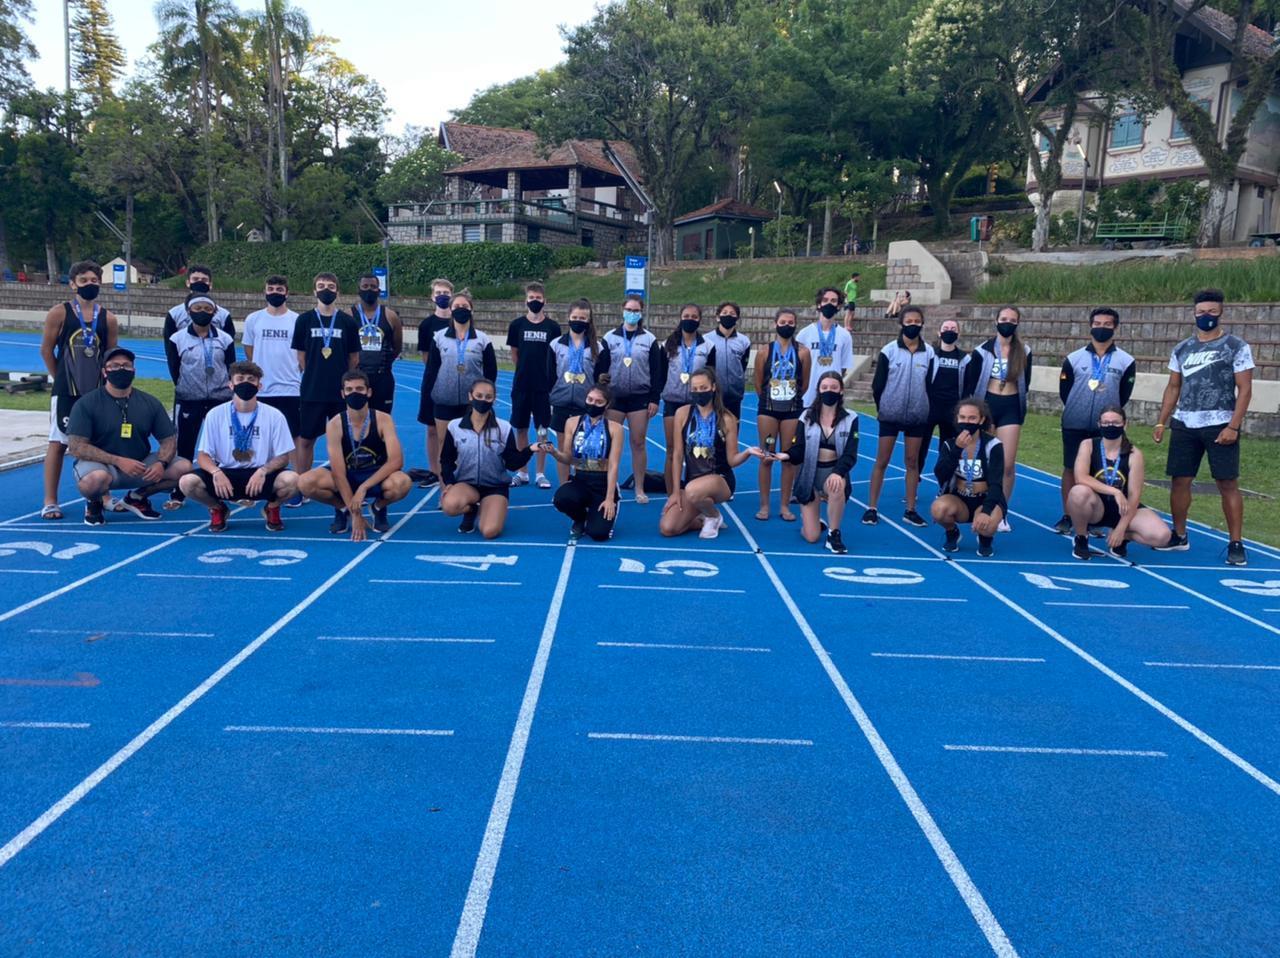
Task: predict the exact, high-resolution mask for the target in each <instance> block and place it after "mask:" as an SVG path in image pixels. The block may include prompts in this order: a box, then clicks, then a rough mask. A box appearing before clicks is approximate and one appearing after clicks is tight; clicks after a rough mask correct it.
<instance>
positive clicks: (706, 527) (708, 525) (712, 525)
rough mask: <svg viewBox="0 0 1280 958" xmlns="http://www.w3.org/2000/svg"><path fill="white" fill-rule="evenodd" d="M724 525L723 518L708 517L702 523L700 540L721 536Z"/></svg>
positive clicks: (699, 534)
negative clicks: (721, 528)
mask: <svg viewBox="0 0 1280 958" xmlns="http://www.w3.org/2000/svg"><path fill="white" fill-rule="evenodd" d="M722 525H724V519H723V518H722V517H721V516H708V517H707V518H706V519H704V520H703V521H702V531H701V532H699V533H698V538H699V539H714V538H716V536H718V535H720V527H721V526H722Z"/></svg>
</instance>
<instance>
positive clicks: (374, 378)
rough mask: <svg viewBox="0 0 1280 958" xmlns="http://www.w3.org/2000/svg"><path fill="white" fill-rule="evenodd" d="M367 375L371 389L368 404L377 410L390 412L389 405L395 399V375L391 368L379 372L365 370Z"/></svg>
mask: <svg viewBox="0 0 1280 958" xmlns="http://www.w3.org/2000/svg"><path fill="white" fill-rule="evenodd" d="M365 375H366V376H368V377H369V386H370V387H371V388H372V389H373V397H372V398H371V399H370V400H369V406H370V407H371V408H373V409H376V410H378V411H379V412H385V413H390V412H391V405H392V403H394V402H395V401H396V377H395V376H394V375H393V374H392V372H391V370H389V369H388V370H386V371H384V372H380V373H371V372H369V371H367V370H366V371H365Z"/></svg>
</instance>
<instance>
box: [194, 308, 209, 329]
mask: <svg viewBox="0 0 1280 958" xmlns="http://www.w3.org/2000/svg"><path fill="white" fill-rule="evenodd" d="M191 322H192V323H194V324H195V325H197V326H201V327H204V326H208V325H209V324H210V323H212V322H213V313H212V312H206V311H205V310H203V309H194V310H192V311H191Z"/></svg>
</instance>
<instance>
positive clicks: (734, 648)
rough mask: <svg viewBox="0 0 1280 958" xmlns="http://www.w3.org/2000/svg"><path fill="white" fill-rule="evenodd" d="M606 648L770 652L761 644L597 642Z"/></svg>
mask: <svg viewBox="0 0 1280 958" xmlns="http://www.w3.org/2000/svg"><path fill="white" fill-rule="evenodd" d="M596 645H598V646H600V647H601V648H606V649H681V650H685V649H687V650H689V651H691V652H772V651H773V649H767V648H764V647H762V646H752V645H682V644H679V643H676V642H597V643H596Z"/></svg>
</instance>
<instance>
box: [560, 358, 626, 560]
mask: <svg viewBox="0 0 1280 958" xmlns="http://www.w3.org/2000/svg"><path fill="white" fill-rule="evenodd" d="M609 381H610V380H609V376H608V375H604V376H602V377H600V380H599V382H597V384H596V385H595V386H593V387H592V388H591V389H590V390H589V391H588V392H587V396H586V403H585V409H586V411H585V413H584V414H583V415H581V416H573V417H570V419H569V420H568V421H567V422H566V423H565V426H564V439H563V440H562V442H561V445H560V447H559V448H556V447H555V446H553V445H551V444H550V443H547V444H546V445H545V446H544V447H543V448H544V449H545V450H546V452H547V453H548V454H550V455H551V456H553V457H554V458H555V460H556V461H557V462H558V463H560V464H561V465H563V466H568V467H570V470H571V472H570V474H569V475H568V478H567V480H566V481H564V482H562V483H561V484H560V488H559V489H557V490H556V494H555V498H554V499H553V500H552V501H553V504H554V505H555V507H556V509H558V510H559V511H560V512H562V513H564V514H565V515H566V516H568V517H569V519H570V520H571V521H572V523H573V525H572V526H571V527H570V530H569V535H570V537H571V538H573V539H578V538H581V537H582V536H584V535H586V536H590V537H591V538H592V539H594V540H595V541H596V542H604V541H606V540H608V539H609V538H610V537H611V536H612V535H613V523H614V520H615V519H616V518H617V515H618V464H619V463H620V462H621V460H622V450H623V443H622V424H621V423H619V422H613V421H611V420H610V419H609V418H608V417H607V416H606V415H605V414H606V413H607V412H608V410H609V404H610V402H611V400H612V398H613V397H612V393H611V391H610V389H609Z"/></svg>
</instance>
